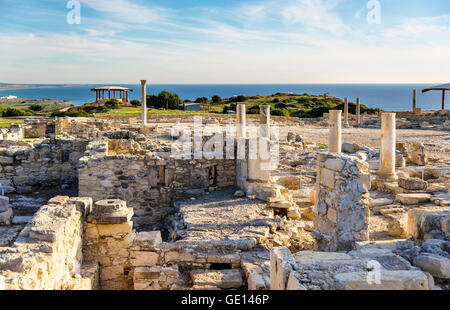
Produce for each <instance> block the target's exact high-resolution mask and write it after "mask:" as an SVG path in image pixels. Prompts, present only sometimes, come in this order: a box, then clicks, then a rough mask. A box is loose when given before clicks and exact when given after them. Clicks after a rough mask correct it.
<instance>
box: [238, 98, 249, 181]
mask: <svg viewBox="0 0 450 310" xmlns="http://www.w3.org/2000/svg"><path fill="white" fill-rule="evenodd" d="M245 112H246V111H245V104H238V105H237V106H236V140H237V158H236V176H237V186H238V187H239V188H241V189H242V188H243V184H242V182H243V181H246V180H247V161H246V160H245V149H246V138H247V134H246V133H247V132H246V114H245Z"/></svg>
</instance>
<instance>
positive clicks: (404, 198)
mask: <svg viewBox="0 0 450 310" xmlns="http://www.w3.org/2000/svg"><path fill="white" fill-rule="evenodd" d="M430 197H431V195H430V194H397V195H396V196H395V199H396V200H398V201H400V202H401V203H402V204H403V205H417V204H419V203H424V202H429V201H430Z"/></svg>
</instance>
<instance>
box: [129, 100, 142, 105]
mask: <svg viewBox="0 0 450 310" xmlns="http://www.w3.org/2000/svg"><path fill="white" fill-rule="evenodd" d="M130 104H131V105H132V106H135V107H139V106H141V105H142V104H141V101H140V100H137V99H134V100H131V101H130Z"/></svg>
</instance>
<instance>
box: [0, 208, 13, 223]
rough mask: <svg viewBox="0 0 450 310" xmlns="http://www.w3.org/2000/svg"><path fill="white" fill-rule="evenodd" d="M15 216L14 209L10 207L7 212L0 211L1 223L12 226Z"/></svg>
mask: <svg viewBox="0 0 450 310" xmlns="http://www.w3.org/2000/svg"><path fill="white" fill-rule="evenodd" d="M13 217H14V213H13V209H12V208H8V209H7V210H6V211H5V212H1V213H0V225H6V226H10V225H11V223H12V219H13Z"/></svg>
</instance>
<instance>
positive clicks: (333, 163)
mask: <svg viewBox="0 0 450 310" xmlns="http://www.w3.org/2000/svg"><path fill="white" fill-rule="evenodd" d="M317 162H318V163H317V164H318V168H317V185H316V187H317V191H316V205H315V217H314V228H315V236H316V238H317V239H318V245H319V249H320V250H322V251H342V250H351V249H352V248H353V247H354V243H355V241H363V240H368V238H369V230H368V219H369V189H370V174H369V170H368V169H369V168H368V164H367V163H366V162H364V161H361V160H359V159H358V158H356V157H352V156H346V155H336V154H329V153H327V154H319V156H318V161H317Z"/></svg>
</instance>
